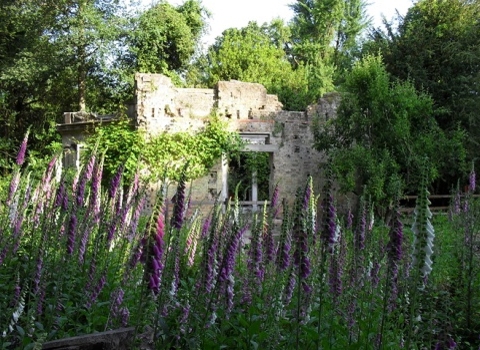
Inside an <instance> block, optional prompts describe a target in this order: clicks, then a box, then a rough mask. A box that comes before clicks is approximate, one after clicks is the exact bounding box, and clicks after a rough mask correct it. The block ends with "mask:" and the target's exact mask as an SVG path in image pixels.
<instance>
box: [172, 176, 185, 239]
mask: <svg viewBox="0 0 480 350" xmlns="http://www.w3.org/2000/svg"><path fill="white" fill-rule="evenodd" d="M184 206H185V176H184V174H182V177H181V178H180V181H179V182H178V186H177V193H176V194H175V197H174V207H173V215H172V227H173V228H176V229H177V230H180V229H181V228H182V225H183V215H184Z"/></svg>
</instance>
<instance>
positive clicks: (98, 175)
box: [91, 157, 104, 224]
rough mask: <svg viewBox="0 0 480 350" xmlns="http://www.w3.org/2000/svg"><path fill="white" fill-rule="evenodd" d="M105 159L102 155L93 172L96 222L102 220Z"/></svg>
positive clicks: (93, 198)
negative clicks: (101, 204)
mask: <svg viewBox="0 0 480 350" xmlns="http://www.w3.org/2000/svg"><path fill="white" fill-rule="evenodd" d="M103 161H104V158H103V157H102V158H101V160H100V163H97V164H96V166H95V169H94V172H93V177H92V201H91V203H92V204H93V217H94V221H95V223H96V224H98V223H99V222H100V195H101V191H100V187H101V183H102V173H103Z"/></svg>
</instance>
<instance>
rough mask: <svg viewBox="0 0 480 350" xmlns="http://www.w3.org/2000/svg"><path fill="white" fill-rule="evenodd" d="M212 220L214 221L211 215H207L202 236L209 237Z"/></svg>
mask: <svg viewBox="0 0 480 350" xmlns="http://www.w3.org/2000/svg"><path fill="white" fill-rule="evenodd" d="M211 222H212V218H211V217H207V218H206V219H205V222H204V223H203V226H202V234H201V235H200V237H201V238H205V237H207V234H208V230H209V229H210V223H211Z"/></svg>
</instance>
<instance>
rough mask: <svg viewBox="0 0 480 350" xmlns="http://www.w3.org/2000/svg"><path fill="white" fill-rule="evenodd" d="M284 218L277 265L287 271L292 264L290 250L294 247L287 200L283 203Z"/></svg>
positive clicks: (281, 269)
mask: <svg viewBox="0 0 480 350" xmlns="http://www.w3.org/2000/svg"><path fill="white" fill-rule="evenodd" d="M283 213H284V214H283V220H282V228H281V233H280V242H279V245H278V249H277V261H276V264H277V267H278V269H279V270H280V271H285V270H286V269H287V268H288V267H289V266H290V250H291V247H292V236H291V233H290V229H289V226H290V223H289V218H288V210H287V208H286V201H285V200H284V203H283Z"/></svg>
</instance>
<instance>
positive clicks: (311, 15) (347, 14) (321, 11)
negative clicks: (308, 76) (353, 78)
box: [290, 0, 368, 78]
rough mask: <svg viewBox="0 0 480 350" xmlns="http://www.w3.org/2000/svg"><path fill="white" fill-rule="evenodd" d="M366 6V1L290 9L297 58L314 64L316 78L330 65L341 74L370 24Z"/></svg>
mask: <svg viewBox="0 0 480 350" xmlns="http://www.w3.org/2000/svg"><path fill="white" fill-rule="evenodd" d="M366 5H367V3H366V2H365V1H364V0H347V1H345V0H297V1H295V2H294V3H293V4H292V5H291V6H290V7H291V8H292V10H293V12H294V16H293V20H292V32H293V42H294V50H293V51H294V56H295V59H296V60H298V61H302V62H304V63H306V64H308V65H310V66H311V67H312V68H311V71H312V72H315V73H316V75H318V74H319V73H321V72H322V70H325V67H329V66H331V67H332V69H333V68H335V69H337V75H341V74H342V73H343V71H344V70H345V69H348V68H349V67H350V63H351V62H352V58H353V57H352V56H353V55H352V53H353V51H354V48H355V47H356V46H357V40H358V37H359V35H360V33H361V32H362V31H363V30H364V29H365V28H366V26H367V24H368V20H367V17H366V12H365V8H366ZM314 78H316V77H314ZM337 78H338V77H337Z"/></svg>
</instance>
